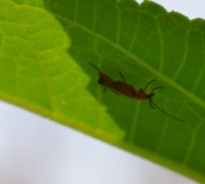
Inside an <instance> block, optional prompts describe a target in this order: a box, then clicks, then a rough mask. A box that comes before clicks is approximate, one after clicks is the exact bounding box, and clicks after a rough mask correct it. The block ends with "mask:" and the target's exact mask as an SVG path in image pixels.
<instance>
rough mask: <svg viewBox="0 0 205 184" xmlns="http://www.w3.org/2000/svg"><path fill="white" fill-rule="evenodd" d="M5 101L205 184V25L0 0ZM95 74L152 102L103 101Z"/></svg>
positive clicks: (123, 9)
mask: <svg viewBox="0 0 205 184" xmlns="http://www.w3.org/2000/svg"><path fill="white" fill-rule="evenodd" d="M0 5H1V11H0V46H1V47H0V98H1V99H2V100H5V101H7V102H9V103H13V104H15V105H18V106H20V107H23V108H26V109H28V110H30V111H33V112H35V113H38V114H40V115H42V116H45V117H48V118H50V119H53V120H56V121H58V122H59V123H62V124H64V125H66V126H70V127H73V128H75V129H77V130H79V131H82V132H84V133H86V134H89V135H91V136H94V137H96V138H99V139H101V140H103V141H106V142H108V143H109V144H112V145H114V146H117V147H120V148H122V149H125V150H127V151H130V152H132V153H134V154H138V155H140V156H142V157H144V158H147V159H149V160H151V161H153V162H157V163H158V164H161V165H163V166H166V167H168V168H170V169H172V170H175V171H177V172H179V173H181V174H184V175H186V176H188V177H190V178H192V179H195V180H197V181H200V182H205V146H204V145H205V136H204V133H205V123H204V120H205V113H204V109H205V102H204V100H205V94H204V80H205V74H204V69H205V21H204V20H202V19H195V20H192V21H190V20H189V19H188V18H187V17H185V16H183V15H181V14H179V13H176V12H170V13H167V12H166V10H165V9H164V8H163V7H161V6H159V5H157V4H155V3H153V2H149V1H145V2H144V3H142V4H140V5H138V4H137V3H136V2H134V1H132V0H124V1H122V0H121V1H116V0H106V1H102V0H78V1H75V0H69V1H63V0H59V1H47V0H45V2H43V1H40V0H38V1H32V0H28V1H25V2H24V1H22V0H13V1H7V0H0ZM89 62H91V63H93V64H94V65H96V66H97V67H98V68H99V69H100V70H102V72H104V73H105V74H106V75H108V76H110V77H111V78H112V79H114V80H121V78H120V75H119V73H118V71H120V72H121V73H122V74H123V76H124V77H125V79H126V81H127V83H129V84H132V85H133V86H134V87H135V88H136V89H137V90H138V89H140V88H144V87H145V86H146V84H147V83H148V82H149V81H151V80H152V79H157V82H153V83H152V84H151V85H150V87H149V88H148V89H146V91H147V93H149V91H151V89H152V88H154V87H158V86H162V87H163V89H160V90H156V92H155V93H156V94H155V96H154V97H153V101H154V102H155V103H156V104H157V105H158V106H159V107H160V108H161V109H163V110H164V111H166V112H167V113H169V114H171V115H174V116H176V117H178V118H180V119H182V120H185V121H186V123H183V122H180V121H177V120H176V119H174V118H172V117H169V116H167V115H166V114H163V113H162V112H160V111H159V110H157V109H156V110H153V109H152V108H151V107H150V106H149V102H148V100H142V101H139V100H136V99H133V98H127V97H125V96H123V95H116V94H114V93H113V92H112V91H110V90H106V92H104V90H103V87H102V86H100V85H98V84H97V80H98V71H97V70H96V69H94V68H93V67H92V66H90V65H89Z"/></svg>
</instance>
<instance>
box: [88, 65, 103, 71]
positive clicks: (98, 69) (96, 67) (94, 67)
mask: <svg viewBox="0 0 205 184" xmlns="http://www.w3.org/2000/svg"><path fill="white" fill-rule="evenodd" d="M89 64H90V65H91V66H93V67H94V68H95V69H96V70H98V71H99V72H101V71H100V69H99V68H98V67H97V66H95V65H94V64H92V63H89Z"/></svg>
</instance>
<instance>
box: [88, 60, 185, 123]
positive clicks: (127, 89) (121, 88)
mask: <svg viewBox="0 0 205 184" xmlns="http://www.w3.org/2000/svg"><path fill="white" fill-rule="evenodd" d="M89 64H90V65H91V66H93V67H94V68H95V69H96V70H98V72H99V73H98V76H99V79H98V83H99V84H100V85H102V86H104V89H105V88H108V89H110V90H112V91H113V92H114V93H116V94H122V95H124V96H127V97H130V98H136V99H138V100H145V99H147V100H149V104H150V106H151V107H152V108H153V109H155V108H157V109H158V110H160V111H161V112H162V113H164V114H166V115H167V116H170V117H172V118H174V119H176V120H178V121H181V122H185V121H184V120H181V119H179V118H177V117H175V116H173V115H171V114H169V113H167V112H165V111H164V110H162V109H161V108H160V107H158V106H157V105H156V104H155V103H154V102H153V100H152V98H153V96H154V95H155V93H154V91H155V90H156V89H161V88H162V87H161V86H160V87H155V88H153V89H152V90H151V92H150V93H149V94H147V93H146V92H145V90H146V88H147V87H148V86H149V85H150V84H151V83H152V82H154V81H156V80H155V79H153V80H151V81H150V82H148V83H147V85H146V86H145V87H144V88H140V89H139V90H138V91H137V90H136V89H135V88H134V87H133V86H132V85H131V84H127V82H126V80H125V78H124V77H123V75H122V73H121V72H119V71H118V72H119V74H120V76H121V78H122V80H123V81H120V80H116V81H115V80H113V79H111V78H110V77H108V76H107V75H106V74H104V73H103V72H102V71H101V70H100V69H99V68H97V67H96V66H95V65H93V64H92V63H89Z"/></svg>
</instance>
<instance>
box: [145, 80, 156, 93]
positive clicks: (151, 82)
mask: <svg viewBox="0 0 205 184" xmlns="http://www.w3.org/2000/svg"><path fill="white" fill-rule="evenodd" d="M154 81H156V79H153V80H151V81H150V82H148V83H147V85H146V86H145V88H144V90H145V89H146V88H147V87H148V86H149V85H150V84H151V83H152V82H154Z"/></svg>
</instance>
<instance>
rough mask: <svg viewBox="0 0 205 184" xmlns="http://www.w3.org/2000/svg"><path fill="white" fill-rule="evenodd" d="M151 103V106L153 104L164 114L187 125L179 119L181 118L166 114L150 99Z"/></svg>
mask: <svg viewBox="0 0 205 184" xmlns="http://www.w3.org/2000/svg"><path fill="white" fill-rule="evenodd" d="M149 101H150V105H151V104H152V105H154V107H156V108H157V109H158V110H160V111H161V112H162V113H164V114H166V115H167V116H170V117H172V118H174V119H176V120H178V121H181V122H184V123H186V121H184V120H181V119H179V118H177V117H175V116H173V115H171V114H168V113H167V112H165V111H164V110H162V109H161V108H159V107H158V106H157V105H156V104H155V103H154V102H153V101H152V99H149ZM151 107H152V106H151Z"/></svg>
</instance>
